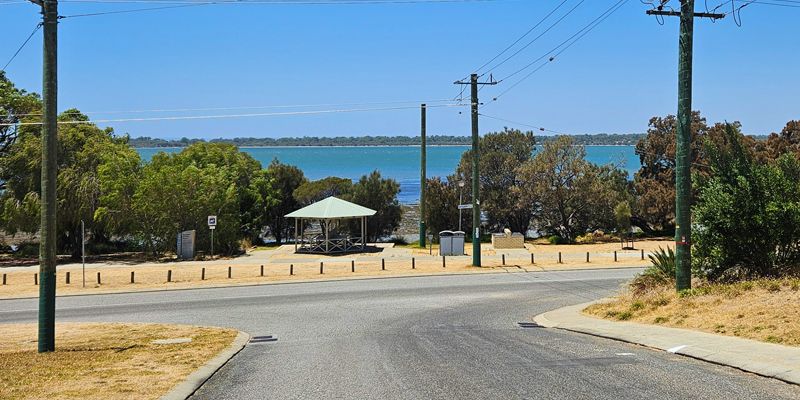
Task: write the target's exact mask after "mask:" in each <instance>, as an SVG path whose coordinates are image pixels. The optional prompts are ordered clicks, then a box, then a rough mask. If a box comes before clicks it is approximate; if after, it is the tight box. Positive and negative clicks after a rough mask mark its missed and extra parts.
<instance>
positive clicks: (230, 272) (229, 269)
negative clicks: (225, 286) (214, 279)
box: [228, 267, 233, 279]
mask: <svg viewBox="0 0 800 400" xmlns="http://www.w3.org/2000/svg"><path fill="white" fill-rule="evenodd" d="M231 276H233V272H232V271H231V267H228V279H231Z"/></svg>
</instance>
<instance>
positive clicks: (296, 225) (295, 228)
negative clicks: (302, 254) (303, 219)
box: [294, 218, 300, 253]
mask: <svg viewBox="0 0 800 400" xmlns="http://www.w3.org/2000/svg"><path fill="white" fill-rule="evenodd" d="M299 225H300V222H299V221H298V219H297V218H295V219H294V252H295V253H297V233H298V232H297V231H298V229H297V227H298V226H299Z"/></svg>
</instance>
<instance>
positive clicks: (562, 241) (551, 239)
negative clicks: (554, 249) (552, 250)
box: [547, 235, 568, 244]
mask: <svg viewBox="0 0 800 400" xmlns="http://www.w3.org/2000/svg"><path fill="white" fill-rule="evenodd" d="M547 241H548V242H550V244H567V243H568V241H567V240H566V239H564V238H563V237H561V236H558V235H553V236H550V237H549V238H547Z"/></svg>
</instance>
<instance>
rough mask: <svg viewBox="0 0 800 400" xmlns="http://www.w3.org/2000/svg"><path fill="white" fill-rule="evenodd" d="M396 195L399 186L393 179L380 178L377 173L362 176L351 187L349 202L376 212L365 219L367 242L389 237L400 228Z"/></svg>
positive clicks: (398, 191) (399, 211) (399, 212)
mask: <svg viewBox="0 0 800 400" xmlns="http://www.w3.org/2000/svg"><path fill="white" fill-rule="evenodd" d="M398 193H400V184H399V183H397V181H395V180H394V179H384V178H382V177H381V174H380V172H378V171H373V172H372V173H371V174H369V175H364V176H362V177H361V179H359V180H358V182H356V183H355V185H353V191H352V193H351V195H350V198H349V201H352V202H353V203H356V204H359V205H362V206H364V207H367V208H371V209H373V210H375V211H376V213H375V215H374V216H372V217H370V218H368V219H367V235H368V237H369V240H371V241H373V242H374V241H377V240H378V239H380V238H382V237H385V236H388V235H391V234H392V233H393V232H394V230H395V229H397V227H398V226H400V217H401V213H402V210H401V208H400V202H399V201H398V200H397V194H398Z"/></svg>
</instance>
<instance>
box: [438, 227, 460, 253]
mask: <svg viewBox="0 0 800 400" xmlns="http://www.w3.org/2000/svg"><path fill="white" fill-rule="evenodd" d="M464 236H465V234H464V232H462V231H456V232H453V231H441V232H439V255H442V256H463V255H464Z"/></svg>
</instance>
